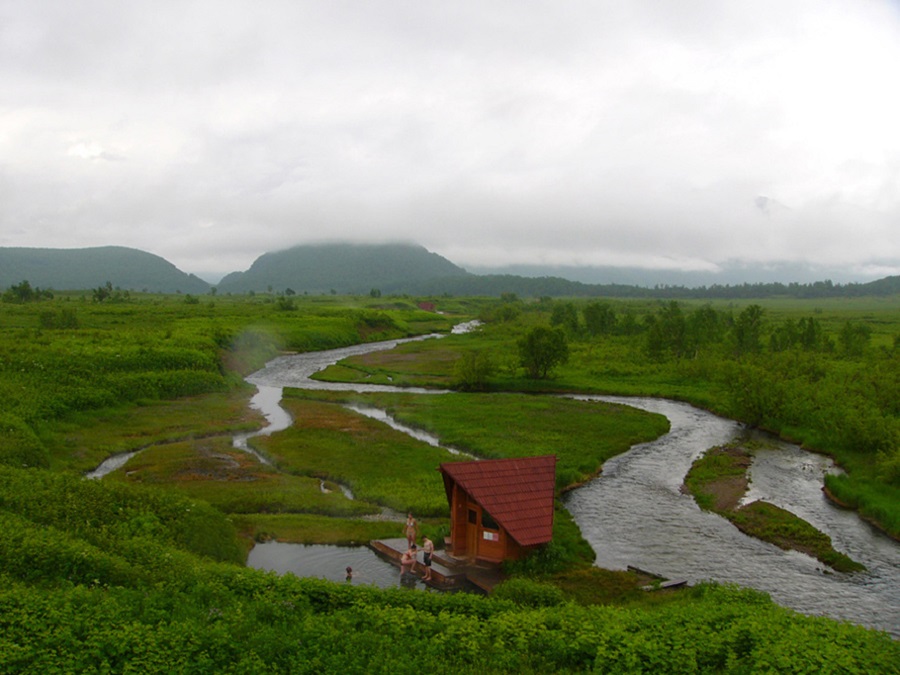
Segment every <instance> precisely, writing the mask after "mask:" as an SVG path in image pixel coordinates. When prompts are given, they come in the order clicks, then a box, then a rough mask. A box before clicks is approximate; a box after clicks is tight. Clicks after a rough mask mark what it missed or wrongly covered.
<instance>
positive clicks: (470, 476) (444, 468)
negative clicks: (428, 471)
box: [440, 455, 556, 546]
mask: <svg viewBox="0 0 900 675" xmlns="http://www.w3.org/2000/svg"><path fill="white" fill-rule="evenodd" d="M440 470H441V473H443V474H444V487H445V489H446V490H447V500H448V501H450V500H451V491H452V487H453V483H454V482H455V483H456V484H458V485H459V486H460V487H461V488H462V489H463V490H465V491H466V493H468V495H469V496H470V497H471V498H472V499H473V500H474V501H476V502H478V504H480V505H481V507H482V508H484V509H486V510H487V512H488V513H490V514H491V516H492V517H493V518H494V520H496V521H497V523H498V524H499V525H500V526H501V527H502V528H503V529H504V530H506V531H507V532H508V533H509V535H510V536H511V537H512V538H513V539H515V540H516V541H517V542H518V543H519V544H521V545H522V546H535V545H537V544H544V543H546V542H548V541H550V540H551V539H552V538H553V498H554V494H555V489H556V456H555V455H543V456H541V457H521V458H517V459H485V460H479V461H475V462H447V463H445V464H441V466H440ZM448 479H449V480H448Z"/></svg>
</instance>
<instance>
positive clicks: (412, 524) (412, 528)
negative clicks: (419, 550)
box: [403, 513, 419, 546]
mask: <svg viewBox="0 0 900 675" xmlns="http://www.w3.org/2000/svg"><path fill="white" fill-rule="evenodd" d="M403 533H404V534H405V535H406V545H407V546H415V544H416V539H418V538H419V523H417V522H416V519H415V518H413V514H412V513H409V514H407V515H406V525H404V526H403Z"/></svg>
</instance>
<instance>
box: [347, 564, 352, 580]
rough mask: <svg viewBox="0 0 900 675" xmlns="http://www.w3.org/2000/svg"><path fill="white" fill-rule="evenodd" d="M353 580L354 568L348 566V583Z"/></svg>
mask: <svg viewBox="0 0 900 675" xmlns="http://www.w3.org/2000/svg"><path fill="white" fill-rule="evenodd" d="M351 579H353V568H352V567H350V566H349V565H348V566H347V581H350V580H351Z"/></svg>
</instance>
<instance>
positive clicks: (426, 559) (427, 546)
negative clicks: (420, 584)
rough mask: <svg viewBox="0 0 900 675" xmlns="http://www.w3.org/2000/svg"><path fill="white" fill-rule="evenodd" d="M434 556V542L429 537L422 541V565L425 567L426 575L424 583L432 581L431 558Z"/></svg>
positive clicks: (423, 579)
mask: <svg viewBox="0 0 900 675" xmlns="http://www.w3.org/2000/svg"><path fill="white" fill-rule="evenodd" d="M432 555H434V542H432V541H431V539H429V538H428V537H427V536H425V537H424V539H423V541H422V563H423V564H424V565H425V575H424V576H423V577H422V581H431V556H432Z"/></svg>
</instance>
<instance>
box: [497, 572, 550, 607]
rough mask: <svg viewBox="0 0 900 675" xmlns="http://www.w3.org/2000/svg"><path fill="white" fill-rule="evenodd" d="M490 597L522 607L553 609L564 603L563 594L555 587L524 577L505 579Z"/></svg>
mask: <svg viewBox="0 0 900 675" xmlns="http://www.w3.org/2000/svg"><path fill="white" fill-rule="evenodd" d="M492 597H494V598H497V599H499V600H511V601H512V602H514V603H516V604H517V605H521V606H522V607H554V606H556V605H561V604H562V603H563V602H564V598H563V592H562V591H561V590H560V589H559V588H558V587H557V586H554V585H553V584H551V583H547V582H542V581H535V580H533V579H527V578H524V577H517V578H513V579H507V580H506V581H504V582H503V583H502V584H500V585H499V586H497V587H496V588H495V589H494V591H493V593H492Z"/></svg>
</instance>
